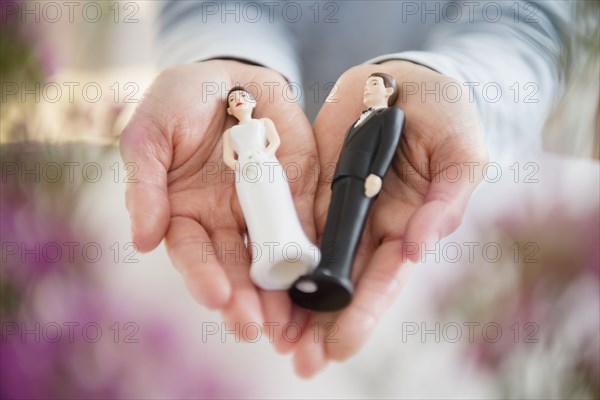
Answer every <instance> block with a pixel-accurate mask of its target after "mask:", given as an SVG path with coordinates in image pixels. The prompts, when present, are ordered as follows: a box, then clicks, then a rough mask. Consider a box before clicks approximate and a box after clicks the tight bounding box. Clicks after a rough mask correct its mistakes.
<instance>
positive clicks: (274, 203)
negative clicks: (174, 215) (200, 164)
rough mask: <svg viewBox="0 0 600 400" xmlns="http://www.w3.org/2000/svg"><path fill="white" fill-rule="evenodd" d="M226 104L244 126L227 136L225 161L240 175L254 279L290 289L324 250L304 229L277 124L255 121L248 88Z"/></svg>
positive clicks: (265, 285) (261, 284)
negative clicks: (282, 155)
mask: <svg viewBox="0 0 600 400" xmlns="http://www.w3.org/2000/svg"><path fill="white" fill-rule="evenodd" d="M227 104H228V107H227V113H228V114H229V115H232V116H233V117H235V118H236V119H237V120H238V121H239V122H238V124H237V125H235V126H233V127H232V128H230V129H228V130H227V131H225V133H224V134H223V161H224V163H225V164H226V165H227V166H228V167H229V168H231V169H233V170H234V171H235V190H236V192H237V197H238V200H239V202H240V206H241V208H242V213H243V215H244V220H245V221H246V227H247V229H248V236H249V237H248V247H249V249H250V253H251V256H252V264H251V266H250V277H251V279H252V281H253V282H254V283H255V284H256V285H257V286H259V287H260V288H262V289H266V290H282V289H288V288H289V287H290V285H291V284H292V282H294V281H295V280H296V279H297V278H298V277H299V276H301V275H303V274H306V273H309V272H311V271H312V270H313V269H314V268H315V266H316V265H317V263H318V262H319V257H320V252H319V249H318V248H317V247H316V246H315V245H314V244H312V243H311V241H310V240H309V239H308V237H307V236H306V234H305V233H304V230H303V229H302V226H301V225H300V221H299V219H298V215H297V213H296V209H295V207H294V202H293V199H292V194H291V192H290V188H289V186H288V182H287V179H286V175H285V171H284V170H283V168H282V166H281V164H280V163H279V161H278V160H277V158H276V157H275V153H276V152H277V148H278V147H279V144H280V139H279V134H278V133H277V129H276V128H275V125H274V124H273V121H271V120H270V119H268V118H261V119H255V118H252V113H253V111H254V108H255V107H256V100H255V99H254V97H253V96H252V95H251V94H250V93H249V92H248V91H247V90H246V89H244V88H243V87H240V86H236V87H234V88H232V89H231V90H230V91H229V93H228V94H227ZM267 143H268V145H267ZM236 155H237V158H236Z"/></svg>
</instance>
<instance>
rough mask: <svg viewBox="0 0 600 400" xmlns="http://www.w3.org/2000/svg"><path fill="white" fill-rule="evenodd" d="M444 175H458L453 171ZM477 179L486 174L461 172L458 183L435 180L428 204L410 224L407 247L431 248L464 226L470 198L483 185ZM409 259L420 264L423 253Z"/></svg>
mask: <svg viewBox="0 0 600 400" xmlns="http://www.w3.org/2000/svg"><path fill="white" fill-rule="evenodd" d="M448 168H450V167H448ZM440 175H441V176H454V175H452V174H451V173H450V172H448V174H440ZM475 176H482V175H481V174H478V173H475V174H473V173H471V172H469V173H465V171H461V172H460V179H458V180H455V179H451V180H449V179H447V178H443V177H440V176H436V177H434V178H433V180H432V183H431V186H430V187H429V190H428V192H427V194H426V196H425V199H424V200H425V203H424V204H423V206H421V207H419V208H418V209H417V210H416V212H415V213H414V215H413V216H412V217H411V219H410V220H409V221H408V224H407V227H406V236H405V238H406V244H407V245H408V244H413V245H414V246H413V247H414V248H415V249H422V248H428V247H429V246H433V245H434V244H435V243H436V242H438V241H439V240H440V239H442V238H443V237H445V236H447V235H449V234H450V233H452V232H454V231H455V230H456V229H457V228H458V227H459V226H460V223H461V221H462V218H463V215H464V213H465V210H466V207H467V204H468V202H469V199H470V198H471V195H472V193H473V191H474V190H475V189H476V187H477V185H478V184H479V182H480V180H479V179H474V177H475ZM408 257H409V259H410V260H411V261H413V262H416V261H418V259H419V257H420V250H417V251H414V252H411V254H410V255H409V256H408Z"/></svg>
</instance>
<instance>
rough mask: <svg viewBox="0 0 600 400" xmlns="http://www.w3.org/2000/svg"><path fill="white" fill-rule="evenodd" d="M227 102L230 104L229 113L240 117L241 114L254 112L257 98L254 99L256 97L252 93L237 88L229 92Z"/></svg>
mask: <svg viewBox="0 0 600 400" xmlns="http://www.w3.org/2000/svg"><path fill="white" fill-rule="evenodd" d="M227 104H228V105H229V107H227V114H229V115H233V116H234V117H236V118H238V116H239V115H242V114H244V113H247V112H252V110H253V109H254V107H256V100H254V97H252V95H251V94H250V93H248V92H246V91H243V90H236V91H235V92H231V93H229V97H228V98H227ZM238 119H239V118H238Z"/></svg>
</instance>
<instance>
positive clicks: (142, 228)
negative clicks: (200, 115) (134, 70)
mask: <svg viewBox="0 0 600 400" xmlns="http://www.w3.org/2000/svg"><path fill="white" fill-rule="evenodd" d="M120 149H121V156H122V157H123V160H124V162H125V168H126V169H127V171H128V173H130V175H128V178H127V180H128V181H127V184H126V191H125V203H126V205H127V209H128V211H129V217H130V219H131V231H132V238H133V241H134V242H135V243H136V245H137V247H138V249H139V250H140V251H141V252H147V251H150V250H152V249H154V248H155V247H156V246H158V244H159V243H160V241H161V240H162V238H163V237H164V236H165V233H166V231H167V228H168V226H169V217H170V206H169V198H168V195H167V171H168V169H169V166H170V164H171V157H172V149H171V146H170V145H169V144H168V143H167V142H166V140H165V138H164V136H163V135H162V133H161V132H160V130H159V128H157V127H156V126H155V125H153V124H151V123H149V122H147V121H145V120H143V117H138V116H136V115H134V117H133V119H132V120H131V122H130V123H129V124H128V125H127V127H126V128H125V130H124V131H123V134H122V135H121V142H120ZM130 171H131V172H130Z"/></svg>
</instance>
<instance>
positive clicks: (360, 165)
mask: <svg viewBox="0 0 600 400" xmlns="http://www.w3.org/2000/svg"><path fill="white" fill-rule="evenodd" d="M397 98H398V85H397V83H396V80H395V79H394V78H393V77H392V76H390V75H388V74H384V73H373V74H371V75H370V76H369V77H368V78H367V82H366V84H365V88H364V94H363V101H364V104H365V106H366V107H367V109H366V110H364V111H363V112H362V113H361V115H360V116H359V117H358V119H357V120H356V121H355V122H354V123H353V124H352V125H351V126H350V128H349V129H348V133H347V134H346V138H345V139H344V144H343V146H342V150H341V153H340V156H339V160H338V163H337V168H336V171H335V174H334V177H333V181H332V184H331V191H332V193H331V203H330V205H329V211H328V213H327V221H326V223H325V231H324V232H323V237H322V240H321V245H320V248H321V261H320V263H319V265H318V266H317V268H316V269H315V270H314V271H312V272H310V273H308V274H305V275H303V276H301V277H300V278H298V279H297V280H296V281H295V282H294V284H293V285H292V287H291V288H290V289H289V294H290V297H291V298H292V300H293V301H294V303H296V304H298V305H299V306H302V307H305V308H309V309H312V310H316V311H336V310H339V309H342V308H344V307H345V306H347V305H348V304H349V303H350V301H351V300H352V293H353V286H352V282H351V281H350V273H351V272H352V264H353V262H354V258H355V255H356V250H357V248H358V244H359V242H360V239H361V236H362V233H363V230H364V226H365V222H366V220H367V217H368V215H369V210H370V208H371V206H372V204H373V202H374V201H375V199H376V197H377V195H378V194H379V192H380V191H381V186H382V180H383V177H384V175H385V174H386V172H387V170H388V169H389V167H390V164H391V162H392V160H393V158H394V154H395V153H396V149H397V148H398V143H399V142H400V135H401V133H402V128H403V127H404V112H403V111H402V110H401V109H399V108H396V107H394V104H395V102H396V99H397Z"/></svg>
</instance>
